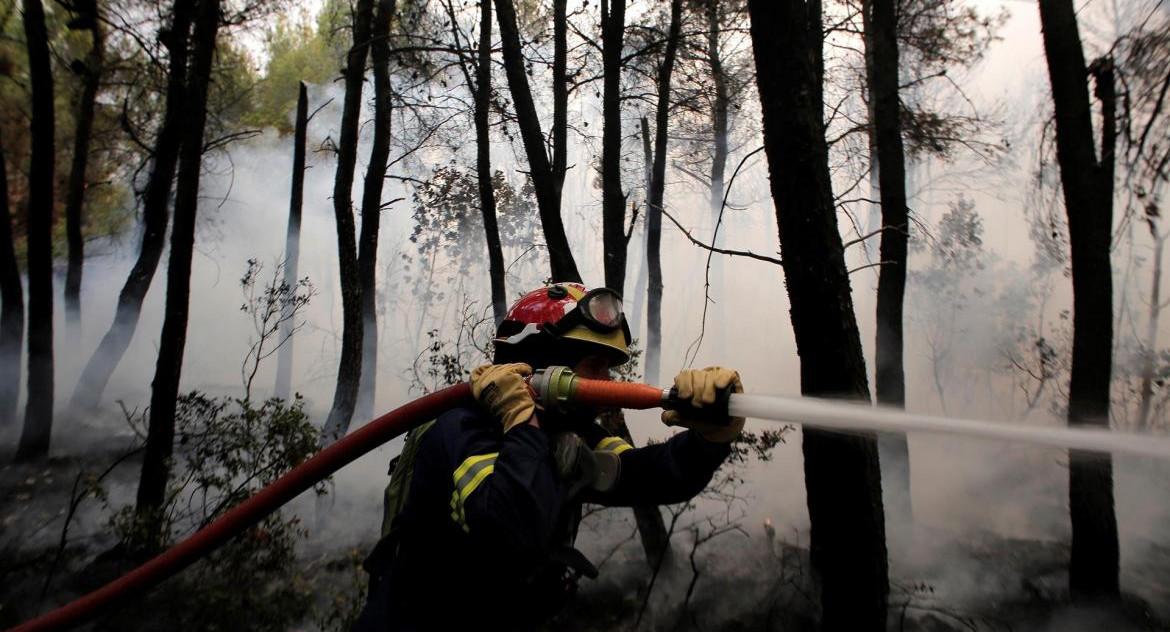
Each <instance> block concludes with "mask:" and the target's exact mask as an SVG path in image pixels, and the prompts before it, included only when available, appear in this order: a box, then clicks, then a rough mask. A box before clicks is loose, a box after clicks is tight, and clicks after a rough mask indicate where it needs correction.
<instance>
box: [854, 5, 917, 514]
mask: <svg viewBox="0 0 1170 632" xmlns="http://www.w3.org/2000/svg"><path fill="white" fill-rule="evenodd" d="M896 9H897V3H896V2H895V1H894V0H866V2H865V4H864V6H863V7H862V12H863V21H864V24H865V35H866V37H865V44H866V62H867V63H866V72H867V74H868V81H869V98H870V102H871V104H872V105H871V111H872V113H873V120H872V121H870V125H872V127H873V135H872V138H873V139H874V141H875V144H876V146H877V161H878V164H879V165H881V169H880V170H879V171H878V174H877V178H878V182H879V187H880V189H881V208H882V228H883V230H882V233H881V251H880V252H881V254H880V255H879V261H880V262H881V265H880V266H879V268H878V269H879V272H878V287H877V343H876V346H875V347H874V355H875V374H876V378H877V384H876V387H877V388H876V393H875V395H876V396H877V403H878V404H880V405H882V406H889V407H893V408H905V407H906V374H905V369H904V367H903V356H904V352H903V344H902V310H903V304H904V302H905V300H904V299H905V294H906V258H907V238H908V236H909V223H910V216H909V209H908V208H907V203H906V153H905V151H904V149H903V147H902V122H901V119H900V117H901V107H900V102H899V100H898V68H899V66H898V33H897V30H898V29H897V13H896ZM871 177H873V176H872V175H871ZM878 448H879V451H880V454H881V465H882V486H883V490H884V492H885V499H886V508H887V515H888V517H890V518H891V519H894V520H896V521H898V522H899V523H901V524H910V523H911V522H912V520H913V517H914V514H913V506H912V503H911V496H910V448H909V444H908V443H907V441H906V434H905V433H882V434H881V435H879V436H878ZM899 532H904V531H902V530H899Z"/></svg>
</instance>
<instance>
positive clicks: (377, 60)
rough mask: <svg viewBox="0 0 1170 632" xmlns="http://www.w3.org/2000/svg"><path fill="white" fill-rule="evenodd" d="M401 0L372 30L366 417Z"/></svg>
mask: <svg viewBox="0 0 1170 632" xmlns="http://www.w3.org/2000/svg"><path fill="white" fill-rule="evenodd" d="M395 4H396V0H378V7H377V11H375V13H374V23H373V27H372V29H371V31H370V36H371V39H370V61H371V63H372V65H373V69H374V129H373V132H374V140H373V143H372V144H371V146H370V160H369V163H368V164H367V166H366V181H365V185H364V188H363V190H362V229H361V233H360V235H359V237H358V279H359V280H360V281H361V290H362V376H361V389H360V390H359V391H358V403H357V410H358V416H359V418H360V419H361V420H362V421H368V420H370V419H372V418H373V415H374V396H375V395H376V393H377V378H378V310H377V305H376V303H375V302H374V299H375V298H377V291H376V287H375V282H376V280H377V269H378V267H377V264H378V230H379V227H380V225H381V216H382V188H383V184H385V182H386V166H387V163H389V159H390V124H391V122H392V118H393V110H392V103H391V99H392V98H393V95H392V94H391V87H390V42H389V39H390V21H391V20H392V19H393V18H394V8H395Z"/></svg>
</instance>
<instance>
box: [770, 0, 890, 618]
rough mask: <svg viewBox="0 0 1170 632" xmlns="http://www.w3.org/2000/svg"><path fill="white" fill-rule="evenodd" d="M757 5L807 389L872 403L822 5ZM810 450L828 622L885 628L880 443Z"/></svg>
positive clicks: (851, 439)
mask: <svg viewBox="0 0 1170 632" xmlns="http://www.w3.org/2000/svg"><path fill="white" fill-rule="evenodd" d="M748 7H749V11H750V13H751V36H752V48H753V51H754V54H755V61H756V76H757V84H758V88H759V93H760V103H761V107H762V111H763V125H764V147H765V153H766V154H767V157H768V169H769V172H770V175H771V188H772V199H773V202H774V203H775V206H776V220H777V224H778V226H779V232H780V247H781V252H782V253H783V259H784V264H783V267H784V279H785V282H786V284H787V287H788V295H789V299H790V302H791V306H792V307H791V312H790V314H791V318H792V328H793V331H794V333H795V337H796V347H797V352H798V353H799V354H800V360H801V361H800V382H801V393H802V394H804V395H806V396H811V397H826V398H837V399H847V400H855V401H868V399H869V386H868V384H867V381H866V372H865V360H864V358H863V357H862V351H861V337H860V334H859V333H858V330H857V321H856V317H855V315H854V312H853V299H852V295H851V290H850V286H849V276H848V273H847V272H846V268H845V254H844V247H843V246H842V243H841V235H840V233H839V232H838V229H837V215H836V205H835V203H834V198H833V190H832V184H831V180H830V175H829V165H828V148H827V145H826V141H825V123H824V113H823V99H822V91H823V80H824V65H823V63H824V62H823V60H822V53H821V47H822V45H823V35H822V33H823V30H822V25H821V5H820V2H819V0H783V1H774V0H750V1H749V3H748ZM803 452H804V471H805V483H806V486H807V493H808V510H809V519H810V521H811V523H812V536H811V538H812V541H811V556H812V563H813V566H814V570H815V571H816V572H817V573H818V574H819V576H820V579H821V608H822V615H821V616H822V629H824V630H831V631H837V630H842V631H844V630H848V631H850V632H858V631H864V630H873V631H879V630H885V629H886V608H887V606H886V599H887V595H888V593H889V583H888V578H887V560H886V543H885V525H884V517H883V510H882V497H881V482H880V481H881V479H880V472H879V466H878V458H877V445H876V439H875V438H874V436H873V435H872V434H866V433H858V434H841V433H831V432H825V431H819V430H813V429H808V428H806V429H805V431H804V445H803Z"/></svg>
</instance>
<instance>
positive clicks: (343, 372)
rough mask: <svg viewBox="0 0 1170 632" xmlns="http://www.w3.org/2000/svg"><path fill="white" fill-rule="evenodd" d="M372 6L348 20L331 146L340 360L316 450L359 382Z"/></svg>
mask: <svg viewBox="0 0 1170 632" xmlns="http://www.w3.org/2000/svg"><path fill="white" fill-rule="evenodd" d="M373 13H374V0H359V1H358V3H357V7H356V9H355V10H354V17H353V46H351V47H350V49H349V54H348V55H347V56H346V62H345V99H344V101H343V103H342V109H341V131H340V134H339V137H338V142H337V175H336V177H335V178H334V181H333V216H334V218H335V220H336V222H337V254H338V264H339V268H340V272H341V313H342V330H341V360H340V362H339V363H338V368H337V388H336V389H335V390H334V392H333V407H332V409H330V411H329V417H328V419H326V420H325V427H324V429H323V430H322V433H321V445H322V446H326V445H329V444H330V443H333V442H334V441H336V440H338V439H340V438H341V437H343V436H344V435H345V433H346V431H347V430H349V422H350V420H351V419H352V418H353V410H354V406H356V404H357V393H358V386H359V384H360V383H361V376H362V338H363V336H362V323H363V319H362V300H361V299H362V288H361V283H360V281H359V280H358V261H357V244H356V243H355V242H356V237H355V229H354V220H353V198H352V197H351V195H352V190H353V173H354V167H355V165H356V163H357V140H358V123H359V121H358V117H359V115H360V111H361V104H362V79H363V75H364V74H365V68H366V53H367V52H368V51H369V48H370V28H371V23H372V22H373Z"/></svg>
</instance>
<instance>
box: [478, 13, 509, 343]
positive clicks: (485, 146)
mask: <svg viewBox="0 0 1170 632" xmlns="http://www.w3.org/2000/svg"><path fill="white" fill-rule="evenodd" d="M476 54H477V55H478V61H477V62H476V65H475V95H474V97H475V172H476V175H477V177H478V179H479V205H480V212H482V213H483V230H484V235H485V237H486V238H487V248H488V274H489V275H490V276H491V284H492V313H493V315H494V316H495V323H496V325H499V324H500V322H502V321H503V320H504V315H505V314H507V313H508V294H507V290H506V287H505V284H504V248H503V246H502V245H501V244H500V229H499V226H498V224H497V222H496V193H495V190H494V189H493V188H492V145H491V142H492V141H491V127H490V124H489V121H488V115H489V114H490V113H491V105H492V3H491V2H488V1H487V0H482V1H481V2H480V3H479V50H478V51H477V53H476Z"/></svg>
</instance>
